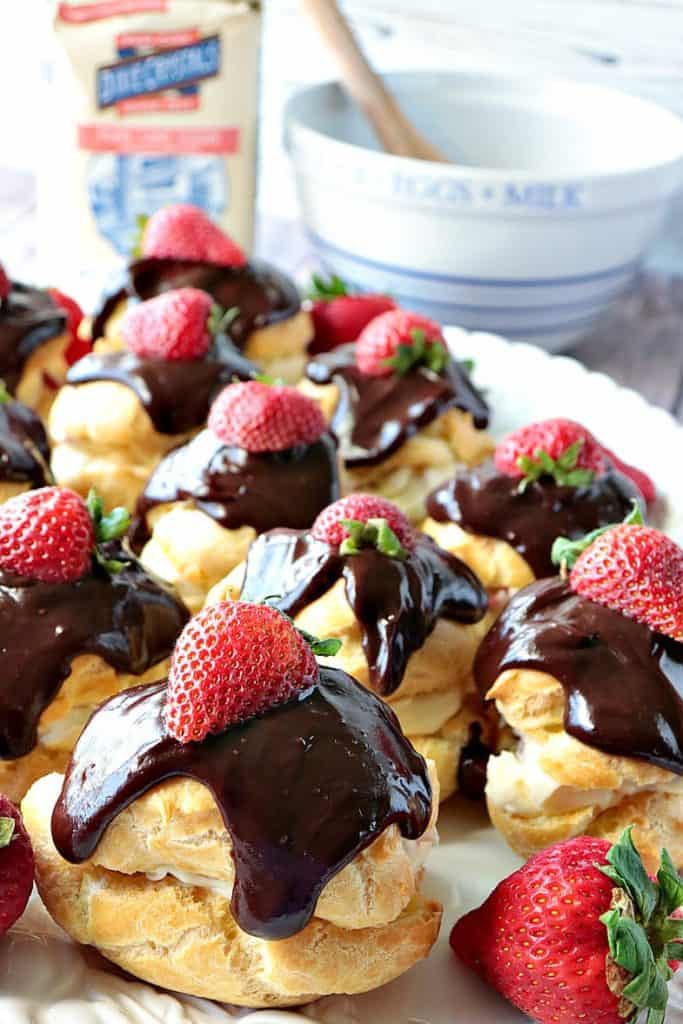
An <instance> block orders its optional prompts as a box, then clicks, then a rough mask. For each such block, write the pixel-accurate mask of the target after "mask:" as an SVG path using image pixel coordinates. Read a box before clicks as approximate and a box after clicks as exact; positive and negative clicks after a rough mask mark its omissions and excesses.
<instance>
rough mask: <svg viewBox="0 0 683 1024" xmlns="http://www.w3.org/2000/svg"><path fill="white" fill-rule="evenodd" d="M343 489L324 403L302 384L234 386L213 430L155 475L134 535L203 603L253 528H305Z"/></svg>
mask: <svg viewBox="0 0 683 1024" xmlns="http://www.w3.org/2000/svg"><path fill="white" fill-rule="evenodd" d="M338 497H339V473H338V467H337V451H336V443H335V440H334V438H333V437H332V436H331V434H330V433H329V432H328V430H327V429H326V424H325V420H324V418H323V415H322V413H321V411H320V408H319V406H318V405H317V404H316V403H315V402H314V401H313V400H312V399H310V398H308V397H307V396H305V395H303V394H301V392H300V391H297V390H296V388H290V387H281V386H273V387H270V386H268V385H266V384H263V383H261V382H259V381H248V382H245V383H238V384H229V385H228V386H227V388H225V389H224V390H223V391H222V392H221V393H220V395H219V396H218V398H217V399H216V400H215V401H214V403H213V405H212V407H211V412H210V414H209V420H208V427H207V429H206V430H204V431H202V432H201V433H200V434H198V435H197V437H195V438H194V439H193V440H192V441H190V442H188V444H186V445H184V446H182V447H180V448H176V449H175V450H174V451H172V452H170V453H169V454H168V455H167V456H166V457H165V458H164V459H163V460H162V461H161V463H160V464H159V466H158V467H157V469H156V470H155V472H154V473H153V474H152V476H151V478H150V480H149V481H148V483H147V485H146V486H145V489H144V491H143V493H142V495H141V497H140V499H139V500H138V504H137V512H136V516H135V519H134V522H133V526H132V530H131V543H132V546H133V549H134V550H135V551H138V552H141V554H140V560H141V562H142V564H143V565H145V566H147V567H148V568H149V569H150V570H151V571H152V572H154V573H156V574H157V575H158V576H161V577H162V578H163V579H165V580H167V581H168V582H169V583H172V584H173V586H174V587H175V589H176V590H177V591H178V593H179V594H180V596H181V597H182V599H183V601H184V602H185V604H186V605H187V606H188V607H189V608H190V610H191V611H199V609H200V608H201V607H202V605H203V604H204V601H205V600H206V596H207V594H208V592H209V590H210V589H211V587H213V586H214V585H215V584H216V583H218V581H219V580H220V579H222V578H223V577H224V576H225V575H226V574H227V573H229V572H230V571H231V570H232V569H233V568H234V567H235V566H236V565H238V564H239V563H240V562H242V561H244V559H245V558H246V555H247V551H248V549H249V545H250V544H251V542H252V541H253V540H254V539H255V537H256V536H257V534H259V533H263V532H264V531H266V530H270V529H273V528H274V527H276V526H286V527H290V528H291V529H304V528H305V527H309V526H311V525H312V524H313V520H314V519H315V518H316V516H317V515H318V513H319V512H321V511H322V510H323V509H324V508H325V507H326V506H327V505H329V504H330V503H331V502H333V501H335V500H336V499H337V498H338Z"/></svg>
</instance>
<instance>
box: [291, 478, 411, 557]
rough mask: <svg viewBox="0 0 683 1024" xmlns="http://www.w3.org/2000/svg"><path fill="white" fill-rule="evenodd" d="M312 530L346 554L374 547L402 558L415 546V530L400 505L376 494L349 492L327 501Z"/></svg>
mask: <svg viewBox="0 0 683 1024" xmlns="http://www.w3.org/2000/svg"><path fill="white" fill-rule="evenodd" d="M311 533H312V535H313V536H314V537H315V538H316V539H317V540H322V541H325V542H326V543H327V544H331V545H333V546H334V547H339V548H340V550H341V553H342V554H345V555H353V554H357V553H358V551H360V550H361V549H362V548H363V547H375V548H377V550H378V551H381V552H382V554H385V555H389V556H391V557H394V558H400V557H405V554H406V552H408V551H412V550H413V549H414V547H415V531H414V529H413V527H412V526H411V525H410V523H409V522H408V520H407V519H406V517H405V516H404V514H403V512H401V510H400V508H398V507H397V506H396V505H394V504H393V503H392V502H391V501H387V500H386V498H377V497H375V495H374V494H349V496H348V497H346V498H340V499H339V501H335V502H334V503H333V504H332V505H328V506H327V508H324V509H323V510H322V512H321V513H320V514H319V516H318V518H317V519H316V520H315V522H314V523H313V526H312V528H311Z"/></svg>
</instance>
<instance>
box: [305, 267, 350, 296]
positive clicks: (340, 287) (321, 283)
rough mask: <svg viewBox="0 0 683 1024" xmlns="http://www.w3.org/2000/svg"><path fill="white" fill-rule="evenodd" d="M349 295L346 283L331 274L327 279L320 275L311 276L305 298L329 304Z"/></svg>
mask: <svg viewBox="0 0 683 1024" xmlns="http://www.w3.org/2000/svg"><path fill="white" fill-rule="evenodd" d="M349 294H350V292H349V289H348V286H347V284H346V282H345V281H343V280H342V278H341V277H337V275H336V274H331V275H330V277H327V278H326V277H323V276H322V274H313V275H312V277H311V283H310V286H309V287H308V289H307V291H306V297H307V298H309V299H313V300H314V301H315V300H317V301H322V302H329V301H330V300H331V299H338V298H340V297H341V296H342V295H349Z"/></svg>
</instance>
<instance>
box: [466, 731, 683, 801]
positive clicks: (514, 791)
mask: <svg viewBox="0 0 683 1024" xmlns="http://www.w3.org/2000/svg"><path fill="white" fill-rule="evenodd" d="M543 752H544V745H543V744H541V743H537V742H534V741H533V740H528V739H525V740H524V742H522V743H520V745H519V747H518V748H517V750H516V751H515V752H514V753H512V752H510V751H503V752H502V753H501V754H499V755H498V756H497V757H492V758H491V760H490V761H489V766H488V781H487V785H486V795H487V798H488V799H489V800H490V801H491V803H492V804H495V806H497V807H500V808H502V809H503V811H505V812H506V813H507V814H512V815H517V816H519V817H522V818H535V817H537V816H538V815H539V814H541V813H547V814H552V815H556V814H571V813H572V812H573V811H576V810H579V809H581V808H584V807H591V808H595V809H597V810H599V811H605V810H607V808H609V807H613V806H615V805H617V804H619V803H620V802H621V801H622V800H623V799H624V798H625V797H629V796H633V795H634V794H635V793H641V792H650V791H652V792H654V791H657V792H662V791H664V792H671V793H681V795H682V796H683V778H678V777H677V776H675V775H671V781H670V784H668V785H666V786H662V783H661V781H660V782H658V783H657V784H656V785H655V784H653V785H652V786H639V785H637V784H634V783H630V784H629V783H626V782H624V783H623V784H622V785H621V786H619V787H617V788H615V789H581V788H579V787H574V786H567V785H564V784H562V783H559V782H558V781H557V780H556V779H554V778H553V777H552V775H549V774H548V773H547V772H546V771H544V770H543V768H542V767H541V763H540V762H541V758H542V756H543Z"/></svg>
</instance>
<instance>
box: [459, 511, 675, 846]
mask: <svg viewBox="0 0 683 1024" xmlns="http://www.w3.org/2000/svg"><path fill="white" fill-rule="evenodd" d="M583 546H584V545H582V544H581V542H574V543H572V542H567V543H566V544H564V545H561V546H560V547H561V549H562V550H560V553H559V555H560V557H561V558H562V560H563V561H564V563H565V565H566V566H567V567H569V566H570V565H571V564H572V562H573V561H574V559H576V557H577V553H578V552H579V551H581V550H582V547H583ZM681 641H683V551H682V550H681V549H680V548H678V547H677V545H676V544H675V543H674V542H673V541H672V540H670V539H669V538H668V537H665V536H664V535H663V534H660V533H658V531H656V530H654V529H652V528H650V527H645V526H640V525H621V526H618V527H615V528H613V529H608V530H606V531H605V532H603V533H602V534H601V535H600V536H599V537H597V539H594V540H592V542H589V543H588V545H587V546H585V550H583V553H581V554H580V555H579V557H578V560H577V561H576V564H575V565H574V567H573V569H572V570H571V573H570V575H569V577H568V579H562V578H560V577H551V578H549V579H543V580H539V581H537V582H535V583H532V584H530V585H529V586H527V587H525V588H524V589H522V590H520V591H519V592H518V593H517V594H515V596H514V597H513V598H512V599H511V601H510V603H509V604H508V606H507V608H506V609H505V611H504V612H503V613H502V615H501V617H500V618H499V619H498V621H497V622H496V624H495V625H494V627H493V628H492V630H491V632H490V633H489V634H488V636H487V637H486V639H485V640H484V642H483V644H482V646H481V647H480V649H479V652H478V654H477V658H476V661H475V669H474V673H475V679H476V682H477V685H478V688H479V691H480V693H481V695H482V697H484V698H486V699H488V700H491V701H495V703H496V707H497V708H498V711H499V712H500V714H501V715H502V716H503V718H504V720H505V722H506V723H507V724H508V726H509V727H510V728H511V729H512V730H513V731H514V734H515V737H516V744H515V747H514V749H513V750H511V751H505V752H503V753H501V754H499V755H498V756H497V757H493V758H492V759H491V760H490V761H489V767H488V781H487V786H486V796H487V803H488V807H489V811H490V814H491V818H492V820H493V822H494V824H495V825H496V827H497V828H498V829H499V830H500V831H501V832H502V833H503V835H504V836H505V838H506V839H507V841H508V842H509V843H510V845H511V846H512V847H513V848H514V849H515V850H517V851H518V852H519V853H521V854H523V855H529V854H531V853H533V852H535V851H536V850H539V849H541V848H543V847H545V846H548V845H549V844H551V843H554V842H556V841H558V840H562V839H567V838H570V837H571V836H576V835H580V834H582V833H588V834H590V835H597V836H603V837H606V838H608V839H611V840H614V839H616V838H617V837H618V836H619V834H620V833H621V832H622V830H623V829H624V828H626V827H627V826H628V825H630V824H634V825H635V835H636V838H637V841H638V844H639V846H640V847H641V848H642V850H643V853H644V855H645V857H646V860H647V861H648V863H649V864H650V865H654V864H655V863H656V860H657V854H658V852H659V850H660V848H661V847H662V846H665V847H667V849H668V850H669V852H670V853H671V856H672V858H673V859H674V861H675V863H677V864H678V865H680V864H683V643H682V642H681Z"/></svg>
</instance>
